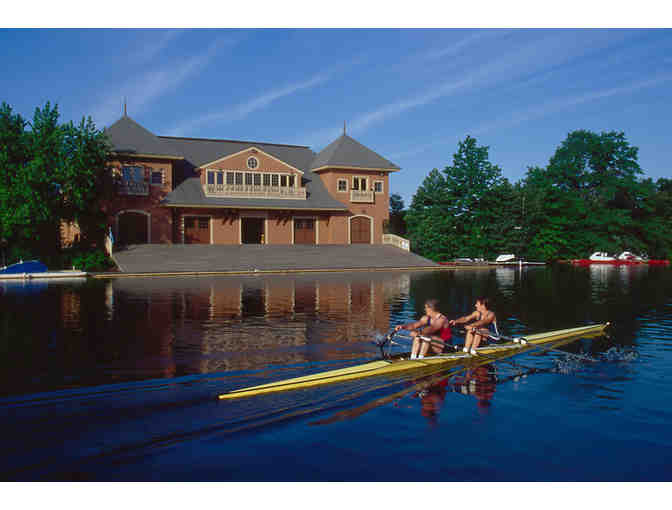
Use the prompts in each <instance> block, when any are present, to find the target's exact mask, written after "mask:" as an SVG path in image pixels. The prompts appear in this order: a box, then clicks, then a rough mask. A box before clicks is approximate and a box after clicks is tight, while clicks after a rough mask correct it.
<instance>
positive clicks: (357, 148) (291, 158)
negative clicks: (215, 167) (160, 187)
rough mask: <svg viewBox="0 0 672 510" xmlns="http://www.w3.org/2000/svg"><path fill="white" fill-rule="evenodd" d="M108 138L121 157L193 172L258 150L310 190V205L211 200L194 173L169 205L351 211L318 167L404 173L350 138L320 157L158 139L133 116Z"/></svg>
mask: <svg viewBox="0 0 672 510" xmlns="http://www.w3.org/2000/svg"><path fill="white" fill-rule="evenodd" d="M105 133H106V134H107V136H108V138H109V140H110V142H111V144H112V148H113V150H114V151H115V152H127V153H137V154H149V155H162V156H175V157H183V158H184V159H185V164H186V165H187V167H186V168H187V169H189V167H191V169H193V168H199V167H201V166H203V165H206V164H207V163H210V162H212V161H216V160H218V159H220V158H223V157H225V156H229V155H231V154H235V153H237V152H240V151H242V150H245V149H248V148H250V147H257V148H259V149H260V150H262V151H264V152H266V153H268V154H270V155H272V156H274V157H276V158H278V159H279V160H281V161H284V162H286V163H288V164H289V165H291V166H293V167H294V168H297V169H299V170H301V171H302V172H304V175H303V179H302V180H303V184H304V185H305V187H306V195H307V196H306V200H281V199H278V200H275V199H246V198H245V199H244V198H212V197H206V196H205V193H204V192H203V187H202V186H201V182H200V179H199V177H197V176H194V175H193V172H189V173H191V176H187V175H185V177H186V178H185V179H184V181H183V182H182V183H180V184H179V185H178V186H177V187H176V188H175V189H174V190H173V191H171V192H170V193H168V195H167V196H166V198H165V200H164V201H163V203H164V204H165V205H174V206H177V205H185V206H187V205H198V206H214V207H259V208H282V209H285V208H286V209H328V210H339V211H341V210H342V211H346V210H347V207H346V206H345V205H344V204H343V203H342V202H339V201H338V200H336V199H335V198H333V197H332V196H331V195H330V194H329V192H328V191H327V189H326V188H325V187H324V185H323V184H322V180H321V179H320V177H319V176H318V175H317V174H315V173H313V172H312V169H313V168H319V167H323V166H327V165H336V166H350V167H354V168H379V169H398V168H399V167H397V166H396V165H395V164H394V163H391V162H390V161H388V160H387V159H385V158H383V157H382V156H379V155H378V154H376V153H375V152H373V151H372V150H371V149H368V148H367V147H364V146H363V145H362V144H360V143H359V142H357V141H356V140H353V139H352V138H350V137H349V136H347V135H345V134H344V135H342V136H341V137H340V138H338V139H337V140H336V141H334V142H333V143H331V144H329V145H328V146H327V147H325V148H324V150H322V151H321V152H320V153H319V154H317V155H316V154H315V153H314V152H313V151H312V150H310V148H308V147H306V146H302V145H281V144H273V143H263V142H246V141H237V140H210V139H203V138H180V137H172V136H156V135H154V134H153V133H151V132H150V131H148V130H147V129H145V128H143V127H142V126H141V125H140V124H138V123H137V122H135V121H134V120H133V119H131V118H130V117H128V116H124V117H122V118H121V119H119V120H118V121H117V122H115V123H114V124H112V125H111V126H110V127H109V128H107V129H105Z"/></svg>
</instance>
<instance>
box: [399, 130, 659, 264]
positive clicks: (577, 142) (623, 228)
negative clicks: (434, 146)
mask: <svg viewBox="0 0 672 510" xmlns="http://www.w3.org/2000/svg"><path fill="white" fill-rule="evenodd" d="M488 152H489V148H488V147H486V146H479V145H478V144H477V141H476V139H475V138H473V137H471V136H467V137H466V138H465V139H464V140H463V141H460V142H459V146H458V150H457V152H456V153H455V154H454V155H453V162H452V165H449V166H446V167H445V168H444V169H443V170H441V171H440V170H438V169H436V168H435V169H433V170H432V171H431V172H430V173H429V175H427V177H426V178H425V179H424V181H423V182H422V184H421V185H420V187H419V188H418V190H417V191H416V193H415V195H414V196H413V199H412V202H411V205H410V206H409V208H408V209H407V210H404V206H403V201H402V200H401V197H400V196H399V195H392V197H391V200H390V222H389V225H390V230H391V231H392V232H393V233H397V234H399V235H405V236H406V237H408V238H409V239H410V241H411V246H412V249H413V251H415V252H416V253H418V254H420V255H423V256H425V257H428V258H430V259H432V260H437V261H447V260H452V259H455V258H458V257H470V258H475V257H482V258H486V259H492V258H494V257H496V256H497V255H498V254H502V253H514V254H516V255H517V256H519V257H523V258H525V259H527V260H543V261H555V260H559V259H572V258H587V257H588V256H589V255H590V254H591V253H592V252H594V251H606V252H609V253H620V252H621V251H625V250H628V251H632V252H634V253H638V254H644V255H647V256H648V257H650V258H672V180H671V179H665V178H660V179H657V180H655V181H654V180H653V179H651V178H643V177H642V174H643V171H642V169H641V168H640V166H639V163H638V160H637V154H638V149H637V148H636V147H633V146H631V145H630V144H629V142H628V141H627V139H626V137H625V135H624V133H622V132H616V131H610V132H603V133H600V134H598V133H594V132H591V131H587V130H577V131H573V132H571V133H569V135H568V136H567V138H566V139H565V140H564V141H563V142H562V144H561V145H560V146H559V147H558V148H557V150H556V151H555V153H554V154H553V156H552V157H551V158H550V160H549V163H548V165H546V166H545V167H538V166H534V167H528V169H527V172H526V175H525V177H524V178H523V179H521V180H520V181H519V182H517V183H515V184H512V183H511V182H509V181H508V180H507V179H506V178H504V177H503V176H502V171H501V169H500V168H499V167H498V166H497V165H494V164H492V163H491V162H490V161H489V156H488Z"/></svg>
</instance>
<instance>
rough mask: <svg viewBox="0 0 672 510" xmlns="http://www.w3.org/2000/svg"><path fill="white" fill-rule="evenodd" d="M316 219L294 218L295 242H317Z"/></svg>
mask: <svg viewBox="0 0 672 510" xmlns="http://www.w3.org/2000/svg"><path fill="white" fill-rule="evenodd" d="M315 238H316V236H315V220H313V219H295V220H294V244H315Z"/></svg>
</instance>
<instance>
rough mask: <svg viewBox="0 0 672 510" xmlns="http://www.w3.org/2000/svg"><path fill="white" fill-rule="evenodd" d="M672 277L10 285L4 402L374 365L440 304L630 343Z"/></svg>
mask: <svg viewBox="0 0 672 510" xmlns="http://www.w3.org/2000/svg"><path fill="white" fill-rule="evenodd" d="M671 275H672V272H671V271H670V270H669V268H648V267H647V266H634V267H610V266H591V267H590V268H573V267H569V266H557V267H549V268H524V269H523V270H522V271H520V270H517V269H516V268H491V269H485V270H460V271H442V272H418V273H396V274H395V273H391V272H380V273H375V272H374V273H345V274H343V273H332V274H328V273H327V274H320V275H314V274H302V275H276V276H246V277H234V278H231V277H215V278H206V277H203V278H119V279H112V280H94V281H80V282H49V283H46V282H2V283H0V331H1V332H2V334H0V393H2V394H11V393H15V392H30V391H40V390H48V389H57V388H64V387H77V386H86V385H94V384H105V383H110V382H122V381H133V380H144V379H152V378H174V377H178V376H182V375H190V374H204V373H218V372H227V371H241V370H263V369H266V368H267V367H269V366H271V367H290V366H293V367H298V368H296V370H297V371H299V372H300V371H301V370H302V368H301V367H303V370H305V364H306V363H313V362H328V361H336V360H338V361H343V362H347V361H348V360H361V359H363V358H371V357H375V356H377V354H378V351H377V349H376V348H375V347H374V346H373V345H372V344H371V343H370V341H371V340H372V339H373V338H375V337H376V335H380V334H381V333H386V332H387V331H389V329H390V328H391V327H392V326H393V325H394V324H397V323H401V322H408V321H409V320H411V319H416V318H417V317H418V316H419V314H420V313H421V312H422V305H423V303H424V301H425V300H426V299H429V298H438V299H439V301H440V303H441V304H440V309H441V311H442V312H443V313H444V314H445V315H446V316H448V317H450V318H452V317H458V316H461V315H464V314H466V313H468V312H470V311H472V310H473V305H474V302H475V299H476V297H478V296H479V295H487V296H490V297H491V298H492V300H493V302H494V310H495V311H496V313H497V316H498V323H499V325H500V327H501V328H502V330H503V331H504V332H505V333H508V334H517V333H518V332H526V333H529V332H537V331H545V330H549V329H560V328H564V327H571V326H576V325H579V324H585V323H588V322H606V321H612V322H614V323H615V326H614V338H617V339H618V341H619V342H620V343H621V344H622V345H624V346H630V345H632V344H633V342H634V341H635V339H636V337H637V331H638V330H639V329H640V328H641V327H642V324H641V321H636V320H635V317H637V316H638V314H640V315H641V314H648V315H647V316H650V317H652V318H653V319H652V320H654V319H655V320H658V319H657V318H658V317H659V316H666V314H668V313H669V310H668V308H669V303H670V301H669V300H670V297H669V285H670V284H672V281H671ZM666 305H667V307H668V308H665V307H666ZM36 319H39V320H36ZM609 347H610V345H607V344H606V343H604V342H601V341H594V342H591V344H590V345H589V346H588V348H589V349H591V351H592V352H593V353H594V352H599V351H600V350H605V349H607V348H609ZM577 348H578V347H577Z"/></svg>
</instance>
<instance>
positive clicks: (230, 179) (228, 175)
mask: <svg viewBox="0 0 672 510" xmlns="http://www.w3.org/2000/svg"><path fill="white" fill-rule="evenodd" d="M233 176H234V174H233V172H226V184H228V185H229V186H232V185H233Z"/></svg>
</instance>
